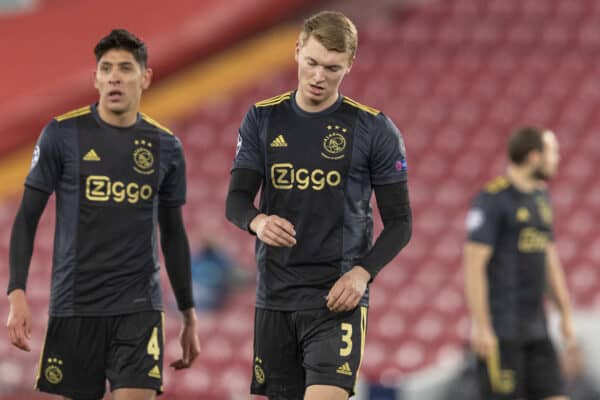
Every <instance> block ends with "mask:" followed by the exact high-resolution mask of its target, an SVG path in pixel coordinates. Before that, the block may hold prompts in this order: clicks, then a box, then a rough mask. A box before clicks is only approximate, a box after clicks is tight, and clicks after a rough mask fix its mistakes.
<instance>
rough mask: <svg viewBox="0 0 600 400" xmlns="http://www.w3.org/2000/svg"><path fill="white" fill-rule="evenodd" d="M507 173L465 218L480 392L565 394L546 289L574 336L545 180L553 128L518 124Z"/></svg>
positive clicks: (554, 162)
mask: <svg viewBox="0 0 600 400" xmlns="http://www.w3.org/2000/svg"><path fill="white" fill-rule="evenodd" d="M508 155H509V158H510V164H509V167H508V170H507V172H506V175H505V176H501V177H498V178H496V179H494V180H493V181H491V182H490V183H488V184H487V185H486V187H485V189H484V190H483V191H482V192H481V193H480V194H479V195H478V196H477V198H476V199H475V201H474V203H473V205H472V208H471V210H470V211H469V214H468V217H467V230H468V239H467V243H466V246H465V254H464V265H465V274H466V294H467V300H468V304H469V308H470V310H471V314H472V319H473V321H472V332H471V345H472V347H473V349H474V351H475V352H476V353H477V354H478V355H479V356H480V360H481V361H480V384H481V388H482V391H483V395H484V398H485V399H503V400H508V399H511V400H513V399H514V400H516V399H531V400H534V399H536V400H537V399H546V400H549V399H552V400H559V399H566V397H564V395H563V393H564V392H563V387H562V383H561V381H562V380H561V376H560V369H559V366H558V361H557V356H556V353H555V350H554V348H553V346H552V343H551V342H550V339H549V337H548V329H547V326H546V316H545V311H544V304H543V298H544V292H545V290H546V289H548V291H549V295H550V297H551V298H552V299H553V300H555V303H556V305H557V306H558V309H559V310H560V312H561V315H562V324H561V328H562V334H563V336H564V339H565V340H566V341H567V344H568V346H571V345H573V343H574V334H573V325H572V321H571V310H570V304H569V296H568V292H567V289H566V284H565V280H564V276H563V272H562V267H561V265H560V261H559V258H558V255H557V252H556V247H555V245H554V235H553V232H552V210H551V207H550V200H549V197H548V192H547V191H546V188H545V181H546V180H548V179H550V178H551V177H552V176H553V175H554V174H555V173H556V170H557V167H558V162H559V152H558V142H557V140H556V137H555V136H554V133H552V132H550V131H547V130H541V129H537V128H523V129H520V130H518V131H517V132H515V133H514V134H513V136H512V137H511V139H510V141H509V145H508Z"/></svg>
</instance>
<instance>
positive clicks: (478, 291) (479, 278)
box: [463, 241, 497, 358]
mask: <svg viewBox="0 0 600 400" xmlns="http://www.w3.org/2000/svg"><path fill="white" fill-rule="evenodd" d="M492 252H493V248H492V246H490V245H488V244H484V243H478V242H473V241H467V243H466V244H465V248H464V254H463V263H464V264H463V269H464V273H465V292H466V293H465V294H466V298H467V306H468V308H469V311H470V313H471V319H472V331H471V346H472V348H473V350H474V351H475V352H476V353H477V354H479V355H480V356H482V357H484V358H485V357H487V355H488V354H489V353H490V352H491V351H492V350H493V348H494V346H496V342H497V339H496V336H495V333H494V329H493V327H492V322H491V318H490V306H489V300H488V298H489V297H488V283H487V264H488V262H489V260H490V257H491V255H492Z"/></svg>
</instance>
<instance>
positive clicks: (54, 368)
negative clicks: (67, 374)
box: [44, 358, 63, 385]
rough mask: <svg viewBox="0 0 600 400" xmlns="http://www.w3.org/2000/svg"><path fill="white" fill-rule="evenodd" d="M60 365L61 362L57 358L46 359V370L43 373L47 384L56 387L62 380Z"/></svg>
mask: <svg viewBox="0 0 600 400" xmlns="http://www.w3.org/2000/svg"><path fill="white" fill-rule="evenodd" d="M62 365H63V362H62V360H60V359H58V358H49V359H48V367H46V370H45V371H44V376H45V377H46V380H47V381H48V382H50V383H51V384H53V385H57V384H59V383H60V382H61V381H62V380H63V373H62V370H61V369H60V367H61V366H62Z"/></svg>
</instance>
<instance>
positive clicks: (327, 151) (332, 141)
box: [321, 125, 348, 160]
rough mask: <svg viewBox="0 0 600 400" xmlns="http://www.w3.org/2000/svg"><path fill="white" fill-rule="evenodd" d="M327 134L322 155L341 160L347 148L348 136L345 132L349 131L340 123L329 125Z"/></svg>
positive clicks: (329, 158)
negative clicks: (346, 136)
mask: <svg viewBox="0 0 600 400" xmlns="http://www.w3.org/2000/svg"><path fill="white" fill-rule="evenodd" d="M327 131H328V133H327V135H326V136H325V138H324V139H323V151H322V152H321V155H322V156H323V157H324V158H326V159H328V160H340V159H342V158H344V150H346V138H345V137H344V134H345V133H346V132H347V131H348V129H346V128H342V127H341V126H339V125H328V126H327Z"/></svg>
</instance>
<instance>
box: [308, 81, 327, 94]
mask: <svg viewBox="0 0 600 400" xmlns="http://www.w3.org/2000/svg"><path fill="white" fill-rule="evenodd" d="M309 88H310V93H311V94H313V95H315V96H319V95H321V94H323V91H324V90H325V88H323V87H322V86H318V85H312V84H311V85H309Z"/></svg>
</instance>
